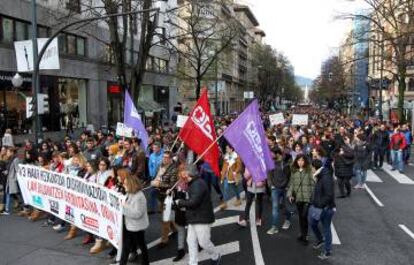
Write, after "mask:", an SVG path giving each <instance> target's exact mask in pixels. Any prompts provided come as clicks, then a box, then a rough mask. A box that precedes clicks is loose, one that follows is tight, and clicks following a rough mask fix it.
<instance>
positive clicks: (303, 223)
mask: <svg viewBox="0 0 414 265" xmlns="http://www.w3.org/2000/svg"><path fill="white" fill-rule="evenodd" d="M296 208H297V209H298V215H299V228H300V236H301V237H302V238H303V239H306V237H307V236H308V210H309V203H307V202H296Z"/></svg>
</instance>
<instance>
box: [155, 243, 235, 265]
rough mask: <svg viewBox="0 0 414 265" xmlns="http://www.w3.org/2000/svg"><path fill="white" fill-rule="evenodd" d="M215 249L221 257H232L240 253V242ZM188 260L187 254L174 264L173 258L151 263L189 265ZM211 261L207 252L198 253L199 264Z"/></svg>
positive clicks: (156, 264)
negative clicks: (231, 255)
mask: <svg viewBox="0 0 414 265" xmlns="http://www.w3.org/2000/svg"><path fill="white" fill-rule="evenodd" d="M215 248H216V251H217V252H219V253H220V254H221V256H226V255H230V254H234V253H237V252H240V244H239V241H233V242H230V243H226V244H223V245H218V246H216V247H215ZM188 258H189V257H188V254H187V255H185V258H183V259H182V260H180V261H179V262H174V263H173V262H172V260H173V258H167V259H163V260H158V261H155V262H151V264H153V265H170V264H175V265H185V264H188ZM209 259H210V255H209V254H208V253H207V252H206V251H204V250H202V251H201V252H200V253H198V261H199V262H202V261H205V260H209Z"/></svg>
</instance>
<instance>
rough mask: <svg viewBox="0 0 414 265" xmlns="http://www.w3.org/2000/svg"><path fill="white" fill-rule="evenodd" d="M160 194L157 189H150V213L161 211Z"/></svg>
mask: <svg viewBox="0 0 414 265" xmlns="http://www.w3.org/2000/svg"><path fill="white" fill-rule="evenodd" d="M158 192H159V191H158V189H157V188H154V187H151V188H150V189H149V196H150V198H149V210H150V211H154V212H156V211H158V210H159V209H158Z"/></svg>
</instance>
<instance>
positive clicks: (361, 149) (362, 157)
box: [354, 134, 371, 189]
mask: <svg viewBox="0 0 414 265" xmlns="http://www.w3.org/2000/svg"><path fill="white" fill-rule="evenodd" d="M354 143H355V146H354V153H355V165H354V169H355V176H356V179H357V184H356V186H355V187H354V188H355V189H364V188H365V181H366V180H367V171H368V169H369V166H370V162H371V148H370V146H369V144H368V143H367V141H366V136H365V135H364V134H360V135H358V136H357V137H356V138H355V141H354Z"/></svg>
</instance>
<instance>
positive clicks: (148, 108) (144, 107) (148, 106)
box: [138, 100, 164, 112]
mask: <svg viewBox="0 0 414 265" xmlns="http://www.w3.org/2000/svg"><path fill="white" fill-rule="evenodd" d="M138 109H139V110H141V111H144V112H160V111H162V110H164V108H163V107H162V106H161V105H160V104H159V103H157V102H155V101H153V100H145V101H138ZM139 110H138V111H139Z"/></svg>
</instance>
